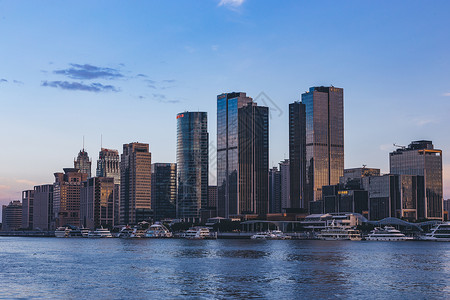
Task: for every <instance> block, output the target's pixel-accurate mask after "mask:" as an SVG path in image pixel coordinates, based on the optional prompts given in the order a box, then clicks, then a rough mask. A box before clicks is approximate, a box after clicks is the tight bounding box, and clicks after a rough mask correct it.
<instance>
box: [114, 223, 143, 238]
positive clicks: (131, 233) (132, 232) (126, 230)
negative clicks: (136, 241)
mask: <svg viewBox="0 0 450 300" xmlns="http://www.w3.org/2000/svg"><path fill="white" fill-rule="evenodd" d="M117 237H119V238H122V239H131V238H136V237H138V236H137V235H136V229H135V228H131V227H130V226H128V225H127V226H125V227H122V229H121V230H120V232H119V234H118V235H117Z"/></svg>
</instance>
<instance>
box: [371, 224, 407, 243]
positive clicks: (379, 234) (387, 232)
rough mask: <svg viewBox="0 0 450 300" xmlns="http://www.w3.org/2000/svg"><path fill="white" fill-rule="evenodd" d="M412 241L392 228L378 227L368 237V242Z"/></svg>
mask: <svg viewBox="0 0 450 300" xmlns="http://www.w3.org/2000/svg"><path fill="white" fill-rule="evenodd" d="M412 239H413V238H412V237H408V236H406V235H404V234H403V233H401V232H400V231H399V230H397V229H395V228H394V227H391V226H385V227H384V228H380V227H377V228H375V229H374V230H372V231H371V232H370V233H369V235H368V236H366V240H367V241H409V240H412Z"/></svg>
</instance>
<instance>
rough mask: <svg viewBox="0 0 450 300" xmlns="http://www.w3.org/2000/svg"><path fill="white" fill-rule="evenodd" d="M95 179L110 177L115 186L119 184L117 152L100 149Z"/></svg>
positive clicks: (118, 158)
mask: <svg viewBox="0 0 450 300" xmlns="http://www.w3.org/2000/svg"><path fill="white" fill-rule="evenodd" d="M96 175H97V177H112V178H114V183H115V184H120V156H119V151H117V150H113V149H106V148H102V149H101V150H100V152H99V153H98V160H97V172H96Z"/></svg>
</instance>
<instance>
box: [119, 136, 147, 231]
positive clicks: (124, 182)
mask: <svg viewBox="0 0 450 300" xmlns="http://www.w3.org/2000/svg"><path fill="white" fill-rule="evenodd" d="M151 179H152V155H151V153H150V152H149V145H148V144H142V143H130V144H124V145H123V153H122V156H121V161H120V224H125V225H126V224H137V223H138V222H141V221H146V220H149V219H151V217H152V214H153V213H152V210H151V208H152V195H151V188H152V181H151Z"/></svg>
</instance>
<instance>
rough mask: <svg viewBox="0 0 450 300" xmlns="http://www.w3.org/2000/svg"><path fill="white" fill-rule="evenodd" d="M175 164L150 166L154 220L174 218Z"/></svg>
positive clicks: (175, 196) (175, 195) (175, 198)
mask: <svg viewBox="0 0 450 300" xmlns="http://www.w3.org/2000/svg"><path fill="white" fill-rule="evenodd" d="M176 201H177V164H174V163H154V164H152V209H153V214H154V216H155V220H157V221H159V220H162V219H172V218H175V217H176V212H177V210H176Z"/></svg>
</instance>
